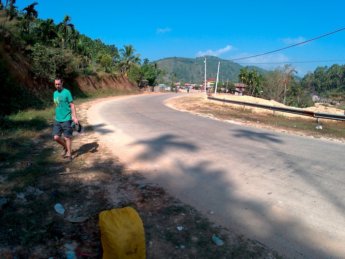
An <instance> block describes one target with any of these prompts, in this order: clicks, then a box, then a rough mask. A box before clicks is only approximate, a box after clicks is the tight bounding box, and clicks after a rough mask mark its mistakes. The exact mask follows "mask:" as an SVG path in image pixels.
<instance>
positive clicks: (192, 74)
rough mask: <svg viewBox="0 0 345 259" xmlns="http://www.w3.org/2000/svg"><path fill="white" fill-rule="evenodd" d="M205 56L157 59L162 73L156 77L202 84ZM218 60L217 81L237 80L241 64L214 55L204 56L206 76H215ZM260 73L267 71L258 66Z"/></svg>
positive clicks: (161, 80)
mask: <svg viewBox="0 0 345 259" xmlns="http://www.w3.org/2000/svg"><path fill="white" fill-rule="evenodd" d="M204 60H205V57H197V58H182V57H170V58H164V59H160V60H157V61H156V62H155V63H156V64H157V66H158V68H159V69H161V70H163V71H164V73H163V74H162V75H161V76H160V77H159V78H158V81H159V82H160V83H166V84H171V83H172V82H182V83H196V84H202V83H203V82H204V80H205V63H204ZM218 62H220V69H219V82H226V81H229V82H238V75H239V73H240V69H241V68H243V66H241V65H239V64H237V63H235V62H233V61H230V60H225V59H220V58H218V57H214V56H206V65H207V66H206V77H207V79H209V78H216V77H217V69H218ZM249 68H251V69H256V70H257V71H258V72H260V73H267V71H266V70H264V69H262V68H258V67H253V66H252V67H249Z"/></svg>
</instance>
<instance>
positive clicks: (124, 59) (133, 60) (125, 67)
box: [119, 45, 140, 76]
mask: <svg viewBox="0 0 345 259" xmlns="http://www.w3.org/2000/svg"><path fill="white" fill-rule="evenodd" d="M134 53H135V49H134V48H133V46H132V45H125V46H123V49H120V63H119V67H120V72H121V74H123V75H125V76H127V74H128V71H129V70H130V68H131V67H132V66H133V65H135V64H139V63H140V58H139V55H138V54H134Z"/></svg>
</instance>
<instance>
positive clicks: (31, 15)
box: [23, 2, 38, 33]
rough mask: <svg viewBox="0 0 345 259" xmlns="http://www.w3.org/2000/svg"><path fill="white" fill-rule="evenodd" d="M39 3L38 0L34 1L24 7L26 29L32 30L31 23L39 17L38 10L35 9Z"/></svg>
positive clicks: (27, 30)
mask: <svg viewBox="0 0 345 259" xmlns="http://www.w3.org/2000/svg"><path fill="white" fill-rule="evenodd" d="M36 5H38V3H37V2H34V3H32V4H30V5H28V6H27V7H25V8H24V9H23V11H24V20H23V26H24V31H26V32H28V33H29V32H30V25H31V23H32V22H33V21H34V20H35V19H36V18H37V16H38V12H37V11H36V9H35V6H36Z"/></svg>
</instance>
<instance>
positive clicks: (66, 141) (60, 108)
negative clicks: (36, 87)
mask: <svg viewBox="0 0 345 259" xmlns="http://www.w3.org/2000/svg"><path fill="white" fill-rule="evenodd" d="M54 84H55V88H56V91H55V92H54V96H53V97H54V103H55V106H56V108H55V122H54V127H53V136H54V140H55V141H56V142H57V143H59V144H60V145H61V146H62V147H63V156H64V158H67V159H69V160H72V133H73V129H72V125H71V124H72V121H73V122H74V123H75V124H78V123H79V122H78V119H77V114H76V110H75V106H74V103H73V98H72V95H71V92H70V91H69V90H67V89H65V88H63V85H62V80H61V79H55V81H54ZM62 135H63V137H62Z"/></svg>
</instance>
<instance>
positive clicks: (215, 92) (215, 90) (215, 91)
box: [214, 61, 220, 94]
mask: <svg viewBox="0 0 345 259" xmlns="http://www.w3.org/2000/svg"><path fill="white" fill-rule="evenodd" d="M219 67H220V61H218V69H217V79H216V87H215V88H214V94H217V86H218V79H219Z"/></svg>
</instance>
